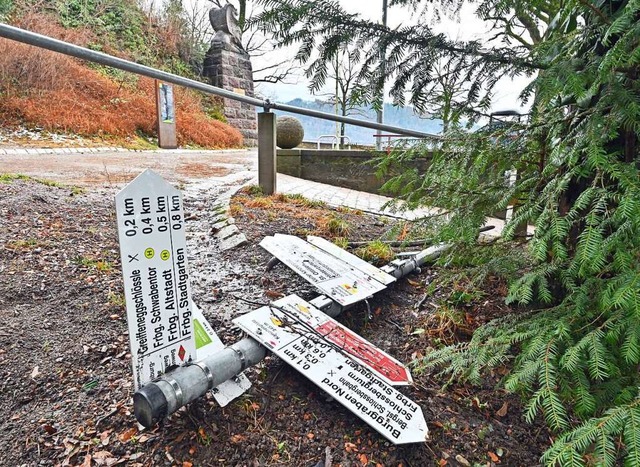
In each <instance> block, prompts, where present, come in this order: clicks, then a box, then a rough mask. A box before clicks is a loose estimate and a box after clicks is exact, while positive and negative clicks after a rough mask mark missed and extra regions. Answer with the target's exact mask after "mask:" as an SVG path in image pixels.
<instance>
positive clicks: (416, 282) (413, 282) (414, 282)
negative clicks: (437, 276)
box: [407, 279, 420, 287]
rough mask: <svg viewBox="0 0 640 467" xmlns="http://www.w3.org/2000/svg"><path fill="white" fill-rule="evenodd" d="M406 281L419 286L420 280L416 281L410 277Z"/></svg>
mask: <svg viewBox="0 0 640 467" xmlns="http://www.w3.org/2000/svg"><path fill="white" fill-rule="evenodd" d="M407 282H408V283H409V284H411V285H412V286H414V287H420V282H418V281H412V280H411V279H407Z"/></svg>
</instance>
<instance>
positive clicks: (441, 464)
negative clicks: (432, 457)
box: [438, 459, 449, 467]
mask: <svg viewBox="0 0 640 467" xmlns="http://www.w3.org/2000/svg"><path fill="white" fill-rule="evenodd" d="M448 463H449V461H448V460H446V459H440V460H439V461H438V466H439V467H444V466H445V465H447V464H448Z"/></svg>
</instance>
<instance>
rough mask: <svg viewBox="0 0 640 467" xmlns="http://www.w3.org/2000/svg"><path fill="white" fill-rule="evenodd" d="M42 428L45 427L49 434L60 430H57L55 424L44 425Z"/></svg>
mask: <svg viewBox="0 0 640 467" xmlns="http://www.w3.org/2000/svg"><path fill="white" fill-rule="evenodd" d="M42 429H43V430H44V431H46V432H47V434H49V435H52V434H54V433H55V432H56V431H58V430H56V428H55V427H53V426H51V425H42Z"/></svg>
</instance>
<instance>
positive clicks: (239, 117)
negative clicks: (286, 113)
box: [203, 4, 258, 146]
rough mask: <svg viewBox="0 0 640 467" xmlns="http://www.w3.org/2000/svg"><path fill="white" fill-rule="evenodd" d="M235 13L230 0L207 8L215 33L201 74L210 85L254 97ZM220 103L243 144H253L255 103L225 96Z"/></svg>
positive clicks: (249, 65) (254, 141) (256, 131)
mask: <svg viewBox="0 0 640 467" xmlns="http://www.w3.org/2000/svg"><path fill="white" fill-rule="evenodd" d="M236 13H237V12H236V9H235V7H234V6H233V5H231V4H227V5H225V6H224V7H223V8H214V9H212V10H211V11H209V20H210V21H211V25H212V26H213V29H214V31H215V32H216V34H215V36H214V37H213V40H212V41H211V47H209V50H208V52H207V54H206V56H205V59H204V67H203V75H204V76H205V77H206V78H208V79H209V82H210V83H211V84H212V85H213V86H217V87H219V88H222V89H226V90H227V91H232V92H235V93H238V94H244V95H246V96H250V97H254V93H253V72H252V69H251V59H250V57H249V54H248V53H247V52H246V50H244V48H243V47H242V41H241V39H242V31H241V30H240V27H239V26H238V20H237V19H236ZM223 104H224V115H225V117H226V118H227V122H228V123H229V124H230V125H232V126H234V127H235V128H238V129H239V130H240V132H241V133H242V135H243V136H244V144H245V146H256V145H257V142H258V126H257V122H256V110H255V107H254V106H252V105H249V104H245V103H242V102H238V101H236V100H233V99H226V98H223Z"/></svg>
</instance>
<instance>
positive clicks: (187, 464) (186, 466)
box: [182, 461, 193, 467]
mask: <svg viewBox="0 0 640 467" xmlns="http://www.w3.org/2000/svg"><path fill="white" fill-rule="evenodd" d="M182 467H193V463H192V462H189V461H184V462H183V463H182Z"/></svg>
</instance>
